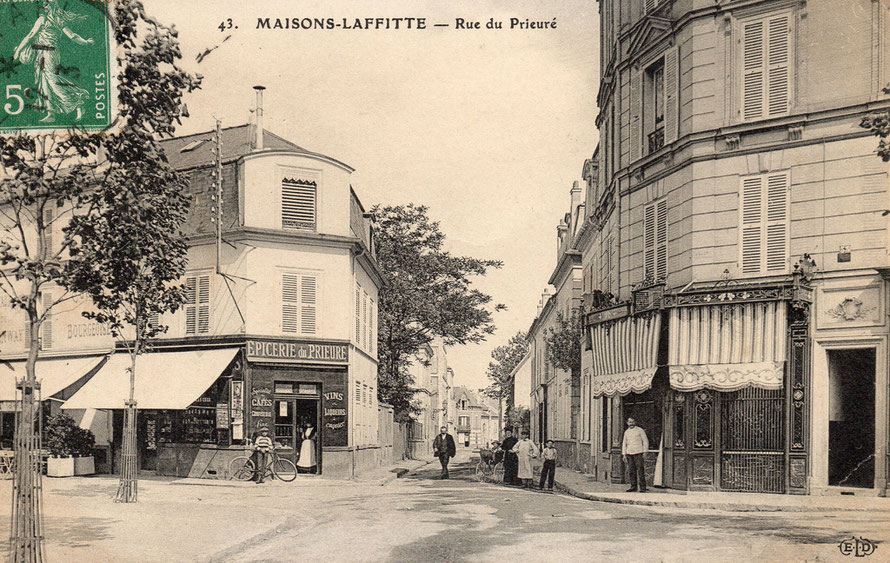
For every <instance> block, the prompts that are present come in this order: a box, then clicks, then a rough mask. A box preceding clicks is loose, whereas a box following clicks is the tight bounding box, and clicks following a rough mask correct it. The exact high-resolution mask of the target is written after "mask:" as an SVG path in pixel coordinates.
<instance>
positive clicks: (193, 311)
mask: <svg viewBox="0 0 890 563" xmlns="http://www.w3.org/2000/svg"><path fill="white" fill-rule="evenodd" d="M197 289H198V280H197V278H195V277H189V278H186V279H185V333H186V334H195V331H196V328H197V326H198V310H197V302H198V292H197Z"/></svg>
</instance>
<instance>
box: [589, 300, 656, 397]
mask: <svg viewBox="0 0 890 563" xmlns="http://www.w3.org/2000/svg"><path fill="white" fill-rule="evenodd" d="M589 330H590V341H591V346H592V350H591V351H592V352H593V370H592V374H593V378H592V379H591V387H592V389H593V396H594V397H599V396H601V395H607V396H609V397H611V396H612V395H627V394H628V393H642V392H643V391H645V390H647V389H649V387H651V386H652V377H653V376H654V375H655V369H656V368H657V367H658V366H657V360H658V340H659V336H660V334H661V313H658V312H652V313H648V314H645V315H638V316H632V317H624V318H622V319H618V320H616V321H609V322H606V323H602V324H599V325H595V326H592V327H590V328H589Z"/></svg>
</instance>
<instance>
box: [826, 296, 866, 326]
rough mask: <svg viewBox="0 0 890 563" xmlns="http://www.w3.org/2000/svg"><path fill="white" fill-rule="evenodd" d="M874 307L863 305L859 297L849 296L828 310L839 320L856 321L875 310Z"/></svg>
mask: <svg viewBox="0 0 890 563" xmlns="http://www.w3.org/2000/svg"><path fill="white" fill-rule="evenodd" d="M874 310H875V308H874V307H863V303H862V301H860V300H859V299H856V298H853V297H848V298H846V299H844V300H843V301H841V302H840V303H838V304H837V307H834V308H833V309H829V310H828V311H826V313H828V314H829V315H831V316H832V317H834V318H835V319H837V320H839V321H855V320H856V319H860V318H862V317H864V316H865V315H867V314H869V313H871V312H872V311H874Z"/></svg>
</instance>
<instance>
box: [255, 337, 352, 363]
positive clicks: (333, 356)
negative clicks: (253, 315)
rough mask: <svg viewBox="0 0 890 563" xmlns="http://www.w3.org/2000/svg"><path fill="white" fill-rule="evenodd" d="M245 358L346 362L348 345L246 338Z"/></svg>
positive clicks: (347, 360) (276, 360)
mask: <svg viewBox="0 0 890 563" xmlns="http://www.w3.org/2000/svg"><path fill="white" fill-rule="evenodd" d="M247 359H248V361H253V362H263V361H265V362H269V361H272V362H286V363H324V364H346V363H348V362H349V347H348V346H347V345H346V344H337V343H325V342H294V341H290V342H285V341H278V340H248V341H247Z"/></svg>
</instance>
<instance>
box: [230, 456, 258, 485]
mask: <svg viewBox="0 0 890 563" xmlns="http://www.w3.org/2000/svg"><path fill="white" fill-rule="evenodd" d="M255 474H256V468H255V467H254V465H253V461H252V460H251V459H250V458H249V457H247V456H246V455H242V456H238V457H236V458H235V459H233V460H232V461H230V462H229V479H235V480H237V481H249V480H251V479H253V476H254V475H255Z"/></svg>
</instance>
